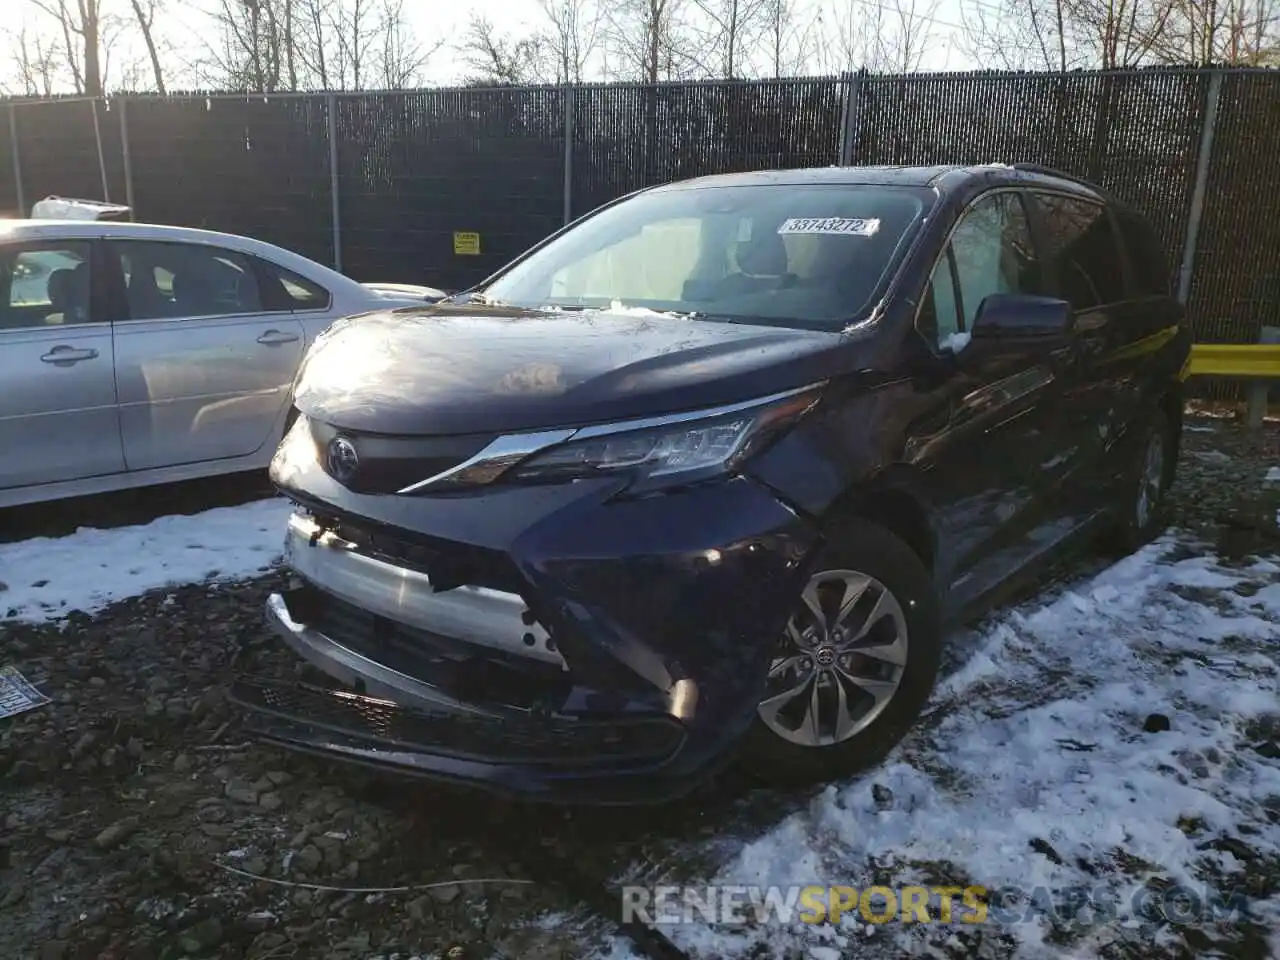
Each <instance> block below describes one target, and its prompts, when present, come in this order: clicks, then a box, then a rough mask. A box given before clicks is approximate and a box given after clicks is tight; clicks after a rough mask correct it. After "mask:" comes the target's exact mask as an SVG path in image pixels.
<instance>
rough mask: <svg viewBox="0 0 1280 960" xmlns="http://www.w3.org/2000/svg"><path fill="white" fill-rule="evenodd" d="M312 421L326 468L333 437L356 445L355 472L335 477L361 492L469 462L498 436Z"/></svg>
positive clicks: (389, 488)
mask: <svg viewBox="0 0 1280 960" xmlns="http://www.w3.org/2000/svg"><path fill="white" fill-rule="evenodd" d="M310 424H311V436H312V438H313V439H314V440H315V443H316V449H317V450H318V451H320V462H321V463H322V464H323V465H324V468H325V470H326V472H329V458H328V448H329V444H330V442H331V441H332V440H334V438H336V437H339V436H341V437H343V438H344V439H345V440H346V441H347V442H348V443H350V444H351V445H352V446H353V447H354V448H355V451H356V455H357V456H358V458H359V465H358V466H357V468H356V472H355V474H354V475H353V476H351V477H349V478H346V479H340V478H335V479H339V482H340V483H342V485H343V486H345V487H347V488H349V489H351V490H354V491H356V492H358V493H396V492H397V491H399V490H403V489H404V488H405V487H409V486H412V485H413V484H415V483H420V482H421V481H423V480H426V479H427V478H429V477H434V476H435V475H436V474H439V473H444V472H445V471H446V470H450V469H452V468H454V467H456V466H458V465H459V464H461V463H464V462H466V461H467V460H468V459H470V458H471V457H472V456H474V455H475V454H477V453H479V452H480V451H481V450H483V449H484V448H485V446H486V445H488V444H489V443H490V441H492V440H493V439H494V436H495V435H494V434H459V435H450V436H425V437H399V436H387V435H385V434H371V433H360V432H352V431H347V430H342V429H340V428H338V427H334V426H332V425H330V424H327V423H321V422H319V421H315V420H312V421H310Z"/></svg>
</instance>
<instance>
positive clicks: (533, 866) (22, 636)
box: [0, 417, 1280, 960]
mask: <svg viewBox="0 0 1280 960" xmlns="http://www.w3.org/2000/svg"><path fill="white" fill-rule="evenodd" d="M1188 425H1189V427H1190V428H1191V429H1190V430H1189V431H1188V433H1187V434H1186V437H1185V440H1186V443H1185V448H1184V454H1183V458H1182V463H1181V466H1180V471H1181V472H1180V478H1179V481H1178V485H1177V487H1176V488H1175V492H1174V497H1173V503H1172V516H1171V521H1172V523H1173V524H1175V525H1178V526H1182V527H1189V528H1193V529H1195V530H1197V531H1198V532H1199V533H1201V534H1202V535H1208V536H1209V537H1210V538H1211V539H1212V540H1213V541H1214V542H1216V543H1217V544H1218V548H1219V551H1220V552H1221V553H1225V554H1230V555H1236V556H1250V555H1255V554H1259V553H1261V554H1274V553H1276V552H1280V541H1278V540H1277V534H1276V529H1275V527H1276V525H1275V517H1276V511H1277V509H1278V508H1280V483H1275V482H1273V483H1265V482H1264V480H1263V478H1264V475H1265V474H1266V471H1267V469H1268V468H1269V467H1271V466H1275V465H1278V464H1280V428H1278V427H1277V425H1276V424H1269V425H1268V427H1267V429H1266V430H1265V431H1264V432H1263V433H1262V434H1258V435H1251V434H1248V433H1246V432H1245V431H1244V430H1243V429H1242V428H1240V427H1238V426H1236V425H1234V424H1232V423H1231V422H1229V421H1226V420H1221V419H1213V418H1203V417H1202V418H1195V419H1192V420H1190V421H1189V423H1188ZM262 492H263V488H262V485H261V483H260V482H259V481H253V480H250V481H235V482H228V481H220V482H217V483H213V484H211V483H200V484H194V485H188V486H186V487H183V488H174V489H172V490H169V491H166V493H165V498H164V501H163V502H164V506H163V507H162V508H160V509H156V508H155V507H154V506H148V505H147V500H148V499H149V501H150V503H151V504H154V503H155V502H156V501H157V500H158V499H159V498H156V497H154V496H152V497H151V498H139V497H136V496H127V495H126V496H122V497H114V498H95V499H94V500H91V501H86V502H84V503H77V504H69V505H62V506H60V507H57V508H47V509H44V508H42V509H40V510H24V511H22V512H21V515H20V516H17V515H15V514H14V512H12V511H11V512H10V515H8V516H4V515H2V514H0V531H3V534H2V536H3V539H18V538H21V537H26V536H31V535H35V534H42V535H50V536H56V535H60V534H61V533H65V532H69V531H70V530H71V529H74V528H75V527H76V526H78V525H80V524H88V523H92V524H93V525H95V526H101V525H103V524H104V518H106V521H107V522H110V523H136V522H145V520H147V519H149V518H150V517H152V516H155V515H157V514H159V513H170V512H196V511H198V510H199V509H202V508H204V507H207V506H211V505H221V504H225V503H229V502H236V501H237V500H243V499H250V498H253V497H256V496H260V495H262ZM10 575H12V574H10ZM278 579H279V575H272V576H267V577H264V578H262V579H259V580H256V581H253V582H248V583H234V584H212V585H209V584H206V585H194V586H185V587H181V588H175V589H171V590H162V591H156V592H153V593H151V594H149V595H147V596H143V597H139V598H135V599H131V600H128V601H125V602H122V603H118V604H116V605H114V606H113V607H111V608H110V609H108V610H106V611H105V612H103V613H102V614H100V615H98V616H96V617H92V618H91V617H88V616H85V615H83V614H72V615H71V617H70V618H69V619H68V621H67V622H66V624H65V625H63V626H31V625H20V624H14V623H12V622H10V623H5V622H4V621H3V617H4V615H5V607H4V595H3V592H2V591H0V664H14V665H16V666H18V667H19V668H20V669H21V670H22V671H23V672H24V673H25V674H26V676H27V677H28V679H30V680H32V681H33V682H35V683H36V684H37V685H38V686H39V687H40V688H41V689H42V690H43V691H45V692H46V693H47V694H48V695H49V696H50V697H51V698H52V702H51V703H50V704H48V705H46V706H44V707H41V708H39V709H37V710H34V711H31V712H29V713H26V714H23V715H20V716H18V717H14V718H10V719H8V720H0V957H5V958H10V957H12V958H27V957H31V958H48V960H57V958H72V957H75V958H81V957H83V958H131V960H170V958H179V957H192V958H196V957H205V958H214V957H216V958H225V960H230V958H256V960H267V958H273V960H274V958H291V957H299V958H304V957H305V958H312V957H314V958H317V960H340V958H341V960H357V958H360V960H365V958H371V957H386V958H390V957H392V956H396V955H398V956H399V957H401V958H408V957H413V956H418V957H427V956H437V957H449V958H471V957H493V956H499V957H503V956H507V957H538V958H547V960H553V958H556V957H573V956H581V955H582V954H583V952H584V951H585V950H586V949H587V948H588V945H589V944H590V943H592V942H596V943H598V942H599V938H600V936H601V935H603V934H604V933H606V932H609V931H610V930H611V929H612V928H611V919H612V917H611V916H606V914H610V913H611V911H613V910H614V909H616V903H617V901H616V899H611V894H610V892H609V890H608V889H607V884H608V882H609V879H610V878H611V877H612V876H616V875H617V873H618V872H620V871H622V870H623V869H625V868H627V867H628V866H629V865H632V866H634V865H636V864H640V865H643V864H644V863H645V862H647V861H650V860H654V861H656V860H659V859H661V858H662V857H663V856H664V850H665V849H668V848H669V845H670V844H673V843H676V842H679V841H682V840H688V839H691V838H693V837H710V836H714V835H716V834H718V833H723V832H732V831H733V830H734V829H736V828H740V827H747V828H749V827H750V825H751V823H752V822H754V823H756V824H762V823H766V822H770V821H771V820H772V819H773V818H774V817H776V816H777V815H778V813H779V811H783V810H785V809H788V808H789V807H791V806H793V805H795V804H797V803H803V802H804V795H803V794H782V793H774V792H769V791H761V790H754V791H753V790H751V788H750V787H749V786H748V785H747V784H746V783H745V782H744V781H742V780H741V779H740V778H739V777H737V776H736V775H730V776H729V777H728V778H727V779H726V780H724V781H722V782H718V783H716V784H712V785H710V786H709V787H708V788H707V789H706V790H704V791H702V792H700V793H699V794H698V795H697V796H696V797H694V798H691V799H690V800H689V801H687V802H684V803H681V804H678V805H675V806H673V807H668V808H663V809H661V810H645V811H641V812H639V813H623V812H617V811H615V812H581V811H579V812H566V811H557V810H550V809H545V808H536V807H535V808H530V807H527V806H521V805H516V804H510V803H505V802H502V801H500V800H495V799H491V798H487V797H479V796H476V795H474V794H470V793H463V792H459V791H454V790H450V789H447V788H441V787H437V786H433V785H431V784H425V783H419V782H406V781H393V780H388V779H385V778H383V777H380V776H377V775H372V774H367V773H365V772H363V771H360V770H354V769H350V768H344V767H340V766H335V765H332V764H328V763H325V762H322V761H318V760H312V759H309V758H304V757H298V756H294V755H291V754H287V753H282V752H277V751H275V750H272V749H268V748H264V747H259V746H256V745H252V744H249V743H246V742H244V739H243V738H242V737H241V735H240V733H239V730H238V723H237V718H236V713H235V711H234V710H233V709H232V708H231V707H230V705H229V704H228V703H227V702H226V700H225V689H226V687H227V684H228V681H229V679H230V678H231V676H232V675H233V674H234V672H235V671H236V670H237V669H241V668H243V667H245V666H248V665H252V667H253V668H254V669H255V670H259V669H265V670H267V671H271V672H276V673H278V674H280V675H289V674H291V673H292V672H294V671H295V670H296V669H297V665H296V663H295V662H294V660H293V659H292V658H291V657H290V656H289V655H288V654H287V652H285V651H284V650H282V649H281V648H280V647H279V646H278V645H277V644H276V643H275V642H274V641H273V640H272V639H271V638H270V637H269V636H268V635H267V633H266V631H265V629H264V628H263V626H262V617H261V610H262V605H263V601H264V599H265V597H266V595H267V594H268V593H269V592H270V591H271V590H272V589H274V588H275V586H276V583H277V581H278ZM1276 883H1278V884H1280V878H1278V879H1277V880H1276ZM317 888H320V889H317ZM326 888H336V889H326ZM548 916H551V917H555V918H558V922H556V923H548V922H545V918H546V917H548ZM652 949H654V950H657V949H658V946H654V947H653V948H652ZM966 949H967V948H966Z"/></svg>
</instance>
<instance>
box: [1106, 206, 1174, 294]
mask: <svg viewBox="0 0 1280 960" xmlns="http://www.w3.org/2000/svg"><path fill="white" fill-rule="evenodd" d="M1112 212H1113V213H1114V214H1115V218H1116V224H1117V225H1118V226H1119V227H1120V235H1121V236H1122V237H1123V238H1124V245H1125V247H1126V248H1127V249H1128V251H1129V264H1130V266H1131V267H1132V269H1133V285H1134V292H1135V293H1136V294H1137V295H1138V296H1140V297H1167V296H1169V295H1170V294H1171V293H1172V282H1173V273H1172V271H1171V270H1170V269H1169V261H1168V259H1167V258H1166V257H1165V252H1164V245H1163V244H1162V243H1161V242H1160V237H1159V236H1158V235H1157V234H1156V231H1155V229H1154V228H1153V227H1152V226H1151V223H1150V222H1149V221H1148V220H1147V219H1146V218H1145V217H1144V216H1142V215H1141V214H1140V213H1138V212H1137V211H1134V210H1128V209H1126V208H1124V207H1117V208H1115V209H1114V210H1113V211H1112Z"/></svg>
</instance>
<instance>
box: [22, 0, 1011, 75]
mask: <svg viewBox="0 0 1280 960" xmlns="http://www.w3.org/2000/svg"><path fill="white" fill-rule="evenodd" d="M212 2H213V0H197V2H191V0H167V2H162V3H161V4H160V7H161V12H160V14H159V15H158V18H157V27H158V32H159V34H160V35H161V38H162V45H163V46H165V47H167V48H168V53H167V54H166V55H165V56H164V58H163V59H164V63H165V67H166V74H167V83H168V85H169V87H170V89H176V90H181V89H191V88H193V87H196V86H199V85H200V84H199V81H200V79H201V78H200V76H199V74H198V72H197V71H195V70H193V69H191V67H190V66H189V65H190V64H192V63H195V62H198V61H200V60H201V59H203V58H204V51H205V43H206V42H207V38H208V37H209V36H210V33H211V31H210V29H209V21H208V19H207V17H206V15H205V14H203V13H202V12H201V11H202V10H204V9H207V8H208V6H209V4H210V3H212ZM605 2H608V0H605ZM995 2H996V0H799V6H800V10H799V13H800V15H801V17H803V18H806V19H807V18H808V17H811V16H812V15H813V14H815V13H819V12H820V13H821V14H822V16H823V22H824V27H823V32H824V33H825V34H826V35H828V36H830V35H832V34H833V33H835V32H836V31H838V29H839V24H840V23H841V22H846V23H848V22H855V21H857V20H858V19H859V18H861V17H874V16H876V15H883V16H884V17H886V18H890V19H892V18H893V17H894V16H895V15H896V14H895V11H896V10H897V9H898V6H897V4H898V3H901V4H902V7H903V8H904V9H906V10H908V11H912V12H910V13H909V14H908V16H909V17H910V19H911V22H913V23H914V24H916V25H917V27H927V29H928V31H929V38H928V42H927V44H926V48H925V49H926V52H925V55H924V57H923V59H922V61H921V64H920V67H921V69H923V70H929V71H933V70H964V69H975V68H977V67H979V66H980V64H977V63H975V62H973V61H972V59H971V58H969V57H967V56H966V55H965V54H964V53H963V52H961V50H960V49H958V44H957V40H958V39H959V35H960V33H961V31H960V29H959V26H960V24H961V23H962V22H963V17H964V15H963V12H962V9H961V4H962V3H964V4H966V7H965V9H975V8H984V9H985V11H986V13H987V14H988V15H991V14H992V13H994V10H995ZM19 4H21V5H22V6H23V7H25V10H22V14H23V15H22V16H20V17H18V18H12V17H9V16H8V13H9V12H10V11H14V10H21V9H22V8H20V7H19V6H18V5H19ZM103 4H104V9H105V10H107V11H109V12H114V13H116V14H117V15H119V16H121V17H125V16H127V15H128V12H129V11H128V3H127V0H103ZM935 4H936V6H935ZM0 6H3V7H5V9H6V21H5V23H4V24H0V83H2V82H7V81H10V82H11V81H12V79H13V77H14V76H15V73H16V71H15V68H14V65H13V60H12V56H11V55H5V54H7V51H6V50H5V48H6V47H7V48H9V49H13V47H14V45H15V42H16V41H15V40H14V39H13V37H12V36H10V35H16V34H17V33H18V32H19V31H20V30H21V29H22V24H23V23H24V22H25V23H26V25H27V30H28V35H29V36H32V35H34V32H35V31H36V30H40V31H41V32H44V33H46V34H50V33H52V32H53V31H56V25H54V24H52V22H51V21H50V20H49V19H48V18H46V17H44V16H43V15H41V14H39V13H38V12H37V11H35V10H34V8H32V7H31V6H29V5H28V3H27V0H0ZM405 13H406V19H407V20H408V21H409V22H410V24H411V26H412V28H413V30H414V33H415V35H416V36H417V38H418V39H420V40H421V41H423V42H428V43H429V42H431V41H432V40H433V38H441V37H448V38H451V39H450V40H449V42H447V43H446V44H445V46H444V47H442V48H441V49H440V50H439V51H438V52H437V53H436V54H435V55H434V56H433V57H432V59H431V61H430V62H429V64H428V65H427V67H426V69H425V70H424V71H423V74H422V77H421V80H422V82H423V84H424V85H427V86H437V85H448V84H455V83H459V82H461V81H462V80H463V78H464V74H465V71H466V66H465V63H464V62H463V59H462V57H461V56H460V55H459V54H458V52H457V42H458V39H459V38H460V37H461V36H462V34H463V33H464V31H465V29H466V26H467V23H468V20H469V18H470V16H471V15H472V14H473V13H479V14H482V15H484V16H486V17H488V18H489V19H490V20H491V21H492V22H493V23H494V24H495V25H497V27H498V29H499V31H500V32H504V33H508V34H515V35H519V34H527V33H530V32H532V31H533V30H535V29H537V28H539V27H541V26H542V25H543V20H542V14H541V10H540V7H539V4H538V0H448V2H445V0H406V4H405ZM128 26H129V27H130V28H132V29H130V31H129V33H128V35H127V36H126V37H125V38H124V39H122V40H120V41H118V42H117V43H116V44H115V46H114V47H113V49H112V51H111V52H110V53H109V57H108V63H107V70H106V82H107V86H108V88H109V89H110V88H119V87H120V86H121V82H122V68H123V65H124V64H125V63H126V62H128V63H131V64H133V68H134V70H136V71H138V73H137V76H138V77H139V78H140V80H141V82H142V83H143V84H148V85H149V82H150V72H149V68H148V67H147V64H146V60H145V51H144V49H143V47H142V44H141V41H140V39H138V38H137V36H136V33H137V31H136V27H135V26H133V24H132V23H131V22H130V23H129V24H128ZM823 67H824V65H823V64H820V63H814V64H812V65H811V68H810V69H808V70H804V71H802V72H805V73H824V72H827V70H825V69H823Z"/></svg>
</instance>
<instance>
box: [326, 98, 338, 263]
mask: <svg viewBox="0 0 1280 960" xmlns="http://www.w3.org/2000/svg"><path fill="white" fill-rule="evenodd" d="M325 112H326V113H327V114H328V120H329V199H330V202H331V207H330V217H331V218H332V220H333V269H335V270H337V271H338V272H339V273H341V272H342V214H341V213H340V212H339V204H338V97H337V95H336V94H332V93H331V94H329V96H328V97H327V98H326V108H325Z"/></svg>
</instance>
